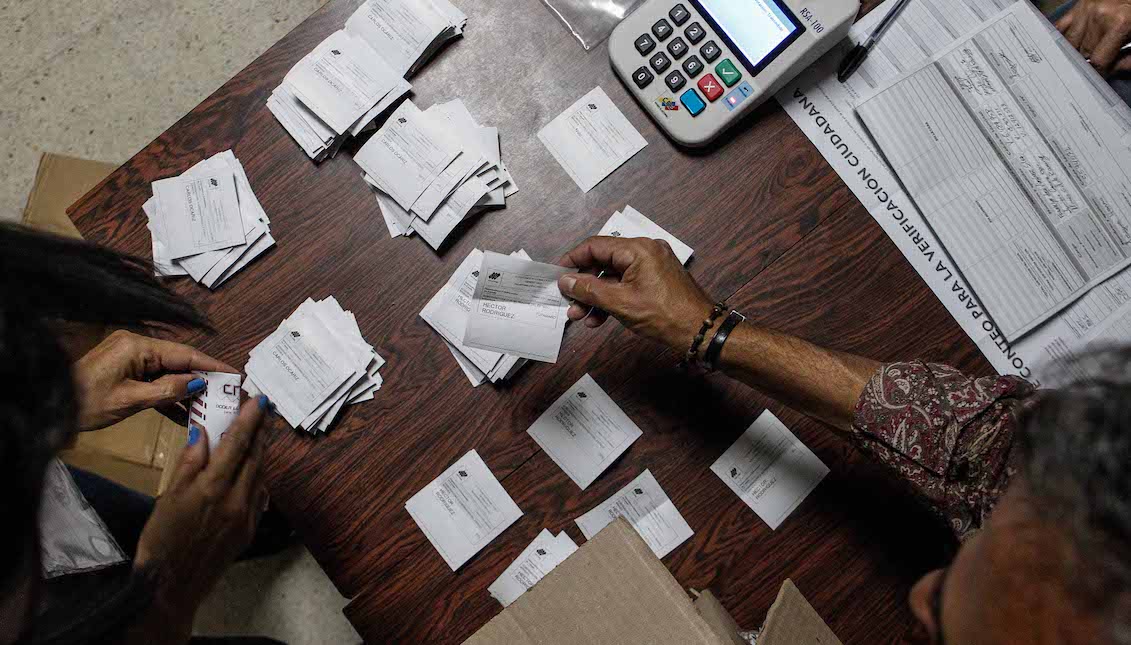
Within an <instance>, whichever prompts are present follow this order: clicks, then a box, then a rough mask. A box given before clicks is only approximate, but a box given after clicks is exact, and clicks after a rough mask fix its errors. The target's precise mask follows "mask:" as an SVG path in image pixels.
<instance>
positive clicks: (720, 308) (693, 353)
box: [679, 302, 727, 368]
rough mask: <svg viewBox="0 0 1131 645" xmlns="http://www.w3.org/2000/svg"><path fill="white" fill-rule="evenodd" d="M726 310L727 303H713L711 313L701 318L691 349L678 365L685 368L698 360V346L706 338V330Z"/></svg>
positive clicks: (708, 329) (713, 324)
mask: <svg viewBox="0 0 1131 645" xmlns="http://www.w3.org/2000/svg"><path fill="white" fill-rule="evenodd" d="M726 310H727V303H725V302H720V303H718V304H717V305H715V307H714V309H711V315H710V316H708V317H707V318H705V319H704V320H703V326H702V327H700V328H699V333H698V334H696V335H695V339H694V340H692V341H691V349H689V350H687V355H686V356H684V357H683V360H682V361H680V363H679V365H680V367H685V368H686V367H688V366H690V365H691V364H692V363H695V362H696V361H698V358H699V346H700V345H702V344H703V341H704V340H706V339H707V332H708V331H710V330H711V327H714V326H715V321H716V320H718V318H719V316H721V315H723V312H724V311H726Z"/></svg>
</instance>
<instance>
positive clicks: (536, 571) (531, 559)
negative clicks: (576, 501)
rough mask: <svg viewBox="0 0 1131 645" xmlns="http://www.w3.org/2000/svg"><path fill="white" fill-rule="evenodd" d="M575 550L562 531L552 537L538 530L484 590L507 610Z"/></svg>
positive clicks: (570, 540) (543, 530)
mask: <svg viewBox="0 0 1131 645" xmlns="http://www.w3.org/2000/svg"><path fill="white" fill-rule="evenodd" d="M575 551H577V544H576V543H574V541H573V540H572V539H571V538H570V537H569V535H566V532H565V531H562V532H561V533H558V535H557V537H555V536H554V534H553V533H550V532H549V531H547V530H546V529H542V532H541V533H539V534H538V537H536V538H534V541H533V542H531V543H530V546H528V547H526V548H525V549H523V551H522V553H520V554H519V555H518V557H517V558H515V561H514V562H512V563H511V566H509V567H507V569H506V571H503V575H501V576H499V577H498V579H497V580H495V582H493V583H491V586H490V587H487V591H489V592H491V597H493V598H494V599H495V600H498V601H499V602H500V603H502V605H503V606H504V607H509V606H510V604H511V603H513V602H514V601H516V600H518V598H519V596H521V595H522V594H524V593H526V590H527V589H530V588H531V587H533V586H534V585H535V584H537V583H538V581H539V580H541V579H542V578H545V577H546V574H548V573H550V572H551V571H553V570H554V568H555V567H557V566H558V565H559V564H561V563H562V562H565V559H566V558H568V557H569V556H571V555H573V554H574V552H575Z"/></svg>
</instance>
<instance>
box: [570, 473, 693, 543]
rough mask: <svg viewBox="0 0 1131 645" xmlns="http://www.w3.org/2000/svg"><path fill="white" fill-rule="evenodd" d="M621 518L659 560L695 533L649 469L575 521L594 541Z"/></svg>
mask: <svg viewBox="0 0 1131 645" xmlns="http://www.w3.org/2000/svg"><path fill="white" fill-rule="evenodd" d="M618 517H623V518H624V519H626V520H628V523H629V524H631V525H632V528H634V529H636V532H637V533H639V534H640V537H642V538H644V541H645V542H646V543H647V544H648V546H649V547H650V548H651V549H652V553H655V554H656V557H657V558H662V557H664V556H665V555H667V554H669V553H671V552H672V550H673V549H675V548H676V547H677V546H679V545H681V544H683V543H684V542H686V541H687V539H688V538H690V537H691V536H692V535H694V534H695V532H694V531H692V530H691V527H690V526H688V524H687V520H685V519H683V516H682V515H680V514H679V510H678V509H676V507H675V504H672V501H671V500H670V499H668V495H667V493H665V492H664V489H662V488H660V483H659V482H657V481H656V478H655V477H653V476H652V472H651V471H649V470H645V471H644V472H642V473H640V475H639V476H638V477H637V478H636V479H634V480H632V482H630V483H629V484H628V486H625V487H624V488H622V489H620V491H618V492H617V493H616V494H615V495H613V496H612V497H610V498H609V499H607V500H605V501H604V502H601V504H600V505H599V506H598V507H597V508H594V509H593V510H591V511H589V512H588V513H586V514H585V515H582V516H581V517H579V518H577V520H575V521H576V522H577V526H578V527H579V528H580V529H581V532H582V533H583V534H585V539H586V540H592V539H593V536H594V535H597V533H598V532H599V531H600V530H601V529H603V528H605V527H606V526H608V524H609V522H612V521H613V520H615V519H617V518H618Z"/></svg>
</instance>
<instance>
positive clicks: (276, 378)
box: [244, 297, 385, 434]
mask: <svg viewBox="0 0 1131 645" xmlns="http://www.w3.org/2000/svg"><path fill="white" fill-rule="evenodd" d="M384 364H385V360H384V359H383V358H381V356H380V355H379V354H377V352H376V350H374V349H373V347H372V346H371V345H369V343H367V342H366V341H365V339H364V338H363V337H362V335H361V330H360V329H359V328H358V326H357V320H356V319H355V318H354V316H353V313H351V312H349V311H346V310H344V309H342V307H341V305H340V304H338V301H337V300H336V299H335V298H333V297H330V298H327V299H325V300H321V301H314V300H311V299H307V300H306V302H304V303H302V305H300V306H299V308H298V309H296V310H295V311H294V313H293V314H291V315H290V317H289V318H287V319H286V320H284V321H283V322H282V324H280V325H279V328H278V329H277V330H276V331H275V332H274V333H272V334H271V335H270V336H268V337H267V338H266V339H264V340H263V342H261V343H259V345H257V346H256V347H255V349H252V350H251V353H250V355H249V359H248V362H247V366H246V367H245V369H244V371H245V373H246V375H247V378H246V380H245V381H244V390H245V391H246V392H247V393H248V395H249V396H258V395H259V394H265V395H267V397H268V398H269V399H270V400H271V403H272V405H274V406H275V410H276V411H277V412H278V413H279V415H280V416H282V417H283V418H284V419H286V421H287V423H288V424H290V425H291V427H293V428H297V429H302V430H306V431H307V432H309V433H311V434H315V433H322V432H326V431H327V430H329V428H330V425H331V424H332V423H333V421H334V419H335V418H337V416H338V413H340V412H341V410H342V409H343V408H344V407H345V406H347V405H352V404H355V403H360V402H362V401H368V400H370V399H372V398H373V393H374V392H376V391H377V390H379V389H381V386H382V384H383V383H382V379H381V375H380V374H378V370H380V369H381V367H382V366H383V365H384Z"/></svg>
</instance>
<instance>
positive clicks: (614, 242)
mask: <svg viewBox="0 0 1131 645" xmlns="http://www.w3.org/2000/svg"><path fill="white" fill-rule="evenodd" d="M639 253H640V247H639V246H638V245H637V244H636V243H635V240H631V239H628V240H626V239H624V238H619V237H605V236H594V237H591V238H589V239H587V240H585V241H584V242H582V243H581V244H579V245H578V246H576V247H574V248H573V250H571V251H570V252H569V253H566V254H565V255H564V256H562V258H561V260H560V261H559V264H561V265H562V266H565V267H570V268H573V269H592V268H603V269H612V270H613V271H615V272H616V273H620V274H623V273H624V272H625V271H627V270H628V267H630V266H632V264H633V263H634V262H636V260H637V259H638V258H639Z"/></svg>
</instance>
